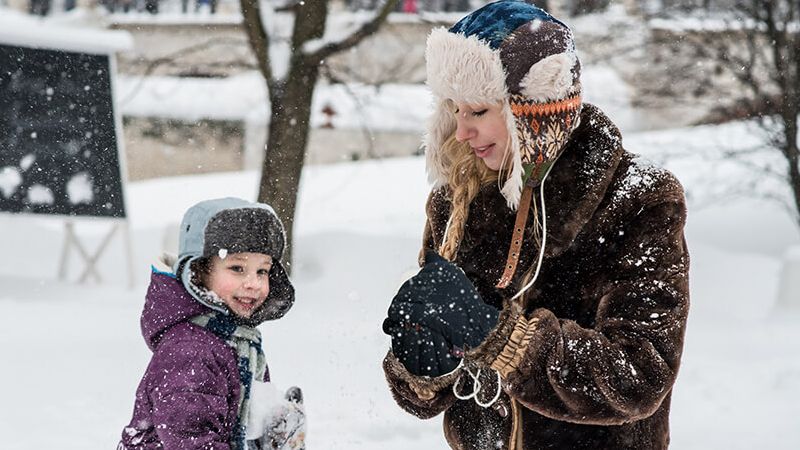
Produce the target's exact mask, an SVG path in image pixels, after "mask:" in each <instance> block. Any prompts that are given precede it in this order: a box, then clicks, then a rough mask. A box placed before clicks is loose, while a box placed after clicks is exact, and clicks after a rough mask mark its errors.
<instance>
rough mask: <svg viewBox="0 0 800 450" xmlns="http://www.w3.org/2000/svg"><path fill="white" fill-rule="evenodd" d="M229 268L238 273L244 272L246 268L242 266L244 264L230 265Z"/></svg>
mask: <svg viewBox="0 0 800 450" xmlns="http://www.w3.org/2000/svg"><path fill="white" fill-rule="evenodd" d="M228 270H231V271H233V272H236V273H242V272H244V269H243V268H242V266H230V267H228Z"/></svg>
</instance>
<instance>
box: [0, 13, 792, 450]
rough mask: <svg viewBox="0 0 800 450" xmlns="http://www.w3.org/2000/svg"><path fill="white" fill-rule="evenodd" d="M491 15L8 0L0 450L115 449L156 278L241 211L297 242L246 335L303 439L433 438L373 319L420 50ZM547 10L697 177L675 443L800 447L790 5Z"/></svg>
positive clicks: (0, 71)
mask: <svg viewBox="0 0 800 450" xmlns="http://www.w3.org/2000/svg"><path fill="white" fill-rule="evenodd" d="M485 3H487V2H486V1H482V0H391V1H384V0H330V1H324V0H302V1H301V0H260V1H259V0H241V1H234V0H102V1H93V0H0V230H2V232H1V233H0V248H2V249H3V252H2V254H3V256H4V258H0V287H1V288H0V309H2V310H3V311H4V312H5V314H2V315H0V352H1V353H0V356H2V359H3V361H4V367H5V370H4V371H3V372H2V374H0V436H3V439H4V441H5V443H4V444H3V445H2V447H3V448H8V449H40V448H51V447H55V446H58V447H59V448H63V449H95V448H97V449H99V448H114V447H115V446H116V442H117V440H118V437H119V433H120V431H121V429H122V427H123V426H125V425H126V424H127V421H128V420H129V419H130V414H131V411H132V405H133V395H134V391H135V388H136V384H137V383H138V380H139V377H140V376H141V374H142V373H143V370H144V367H145V366H146V364H147V362H148V360H149V352H148V351H147V349H146V347H145V345H144V342H142V339H141V337H140V335H139V331H138V317H139V313H140V311H141V306H142V303H143V294H144V292H145V289H146V286H147V283H148V276H149V265H150V263H151V262H152V261H155V259H156V258H157V257H158V256H159V255H160V254H161V252H163V251H168V252H175V251H176V250H177V248H176V246H177V243H176V241H177V224H178V223H179V222H180V218H181V216H182V214H183V212H184V211H185V210H186V208H188V207H189V206H191V205H192V204H193V203H195V202H197V201H200V200H203V199H207V198H213V197H222V196H227V195H235V196H239V197H243V198H247V199H250V200H256V199H259V200H261V201H265V202H268V203H270V204H272V205H274V206H275V207H276V210H277V211H278V212H279V214H280V215H281V217H282V219H283V220H284V222H285V223H286V224H287V227H288V229H289V237H290V239H291V240H292V246H291V248H290V252H291V253H290V254H289V255H288V257H287V258H288V260H290V261H291V269H292V279H293V281H294V283H295V284H296V286H297V292H298V295H297V304H296V306H295V309H294V310H293V311H292V312H291V313H290V314H289V315H288V316H287V317H286V318H285V319H282V320H281V321H279V322H276V323H268V324H265V325H264V326H262V327H261V328H262V332H263V333H264V336H265V351H266V354H267V361H268V362H269V364H270V368H271V373H272V374H273V381H274V382H275V383H276V384H278V385H280V386H282V387H284V388H285V387H288V386H290V385H299V386H301V387H302V388H303V389H304V391H305V393H306V402H307V406H306V408H307V414H308V417H309V439H308V442H309V447H310V448H312V449H314V448H320V449H338V448H341V449H360V448H364V449H366V448H370V449H374V448H381V449H408V448H411V447H412V446H417V447H419V448H444V447H445V445H446V444H445V443H444V439H443V437H442V432H441V418H435V419H432V420H429V421H420V420H418V419H415V418H413V417H411V416H409V415H407V414H406V413H404V412H403V411H401V410H400V409H399V407H397V406H396V405H395V404H394V402H393V401H392V399H391V397H390V395H389V392H388V389H387V388H386V386H385V382H384V380H383V374H382V371H381V368H380V362H381V359H382V358H383V356H384V355H385V352H386V351H387V350H388V348H389V340H388V338H387V337H386V336H384V335H383V334H382V333H381V330H380V324H381V321H382V318H383V316H384V315H385V312H386V308H387V307H388V304H389V302H390V300H391V298H392V296H393V294H394V292H395V291H396V289H397V287H399V284H400V283H401V282H402V280H403V278H404V277H405V276H407V274H409V273H412V272H413V270H414V269H415V261H416V255H417V252H418V250H419V247H420V242H421V232H422V227H423V224H424V220H425V216H424V203H425V199H426V197H427V194H428V192H429V190H430V185H429V184H428V182H427V180H426V174H425V169H424V157H423V156H422V149H421V148H420V142H421V136H422V133H423V131H424V126H425V123H426V120H427V117H428V115H429V114H430V112H431V96H430V93H429V91H428V90H427V88H426V86H425V61H424V51H425V40H426V36H427V34H428V33H429V32H430V31H431V30H432V29H433V28H435V27H440V26H450V25H452V24H453V23H455V22H456V21H457V20H458V19H460V18H461V17H463V16H464V15H465V14H466V13H467V12H469V11H472V10H474V9H476V8H478V7H480V6H482V5H484V4H485ZM535 3H537V4H538V5H539V6H542V7H544V8H546V9H548V10H549V11H550V12H551V13H552V14H553V15H555V16H556V17H558V18H560V19H562V20H563V21H564V22H566V23H567V24H568V25H569V26H570V27H571V28H572V30H573V32H574V34H575V40H576V46H577V48H578V54H579V57H580V59H581V62H582V65H583V70H582V83H583V85H584V92H585V101H587V102H590V103H594V104H596V105H598V106H599V107H600V108H601V109H602V110H603V111H605V112H606V114H607V115H608V116H609V117H610V118H611V120H612V121H614V122H615V123H616V124H617V126H618V127H619V128H620V130H621V131H622V135H623V144H624V146H625V147H626V149H628V150H629V151H632V152H635V153H639V154H641V155H643V156H644V157H646V158H648V159H650V160H653V161H654V162H655V163H657V164H661V165H664V166H666V167H667V168H668V169H670V170H671V171H673V172H674V173H675V174H676V175H677V176H678V178H679V179H680V180H681V182H682V183H683V184H684V187H685V189H686V195H687V199H688V204H689V221H688V223H687V229H686V234H687V240H688V244H689V249H690V253H691V255H692V269H691V283H692V302H693V305H692V310H691V313H690V319H689V327H688V330H687V339H686V348H685V355H684V360H683V366H682V368H681V373H680V376H679V379H678V383H677V384H676V387H675V394H674V396H673V408H672V410H673V412H672V439H673V443H672V447H673V448H677V449H708V448H729V449H734V448H736V449H751V448H754V447H766V448H776V449H794V448H800V419H798V417H800V247H798V246H800V214H798V210H799V209H800V151H798V134H797V133H798V113H800V5H799V4H798V3H797V0H542V1H537V2H535ZM53 80H56V81H53ZM62 197H63V198H62Z"/></svg>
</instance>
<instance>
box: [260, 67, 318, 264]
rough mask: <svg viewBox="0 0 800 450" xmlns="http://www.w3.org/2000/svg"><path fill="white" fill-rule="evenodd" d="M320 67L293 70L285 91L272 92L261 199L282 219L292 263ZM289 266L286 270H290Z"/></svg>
mask: <svg viewBox="0 0 800 450" xmlns="http://www.w3.org/2000/svg"><path fill="white" fill-rule="evenodd" d="M318 67H319V66H316V65H315V66H312V67H301V68H298V69H296V70H293V71H292V73H291V74H290V76H289V77H288V78H287V79H286V81H285V84H284V85H283V86H281V88H282V90H283V91H282V92H278V93H275V94H272V93H270V98H271V104H272V115H271V118H270V123H269V135H268V137H267V147H266V155H265V158H264V165H263V166H262V168H261V185H260V186H259V191H258V201H260V202H264V203H268V204H270V205H271V206H272V207H273V208H275V212H276V213H278V216H279V217H280V218H281V220H282V221H283V226H284V227H285V229H286V244H287V246H286V252H285V253H284V261H285V262H286V263H287V266H289V267H291V261H292V242H294V241H293V237H294V217H295V210H296V207H297V192H298V187H299V183H300V175H301V173H302V170H303V161H304V160H305V157H306V144H307V142H308V136H309V131H310V118H311V99H312V94H313V86H315V85H316V83H317V79H318V78H319V68H318ZM289 267H287V270H291V269H290V268H289Z"/></svg>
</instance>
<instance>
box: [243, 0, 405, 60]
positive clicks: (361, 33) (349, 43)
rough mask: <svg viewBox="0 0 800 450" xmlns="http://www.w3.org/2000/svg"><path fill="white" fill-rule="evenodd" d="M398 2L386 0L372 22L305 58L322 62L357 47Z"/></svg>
mask: <svg viewBox="0 0 800 450" xmlns="http://www.w3.org/2000/svg"><path fill="white" fill-rule="evenodd" d="M242 1H244V0H242ZM398 1H399V0H386V3H384V4H383V8H381V10H380V12H378V14H377V15H375V17H373V18H372V20H370V21H369V22H367V23H365V24H363V25H362V26H361V28H359V29H358V30H356V31H354V32H353V33H352V34H351V35H350V36H347V37H346V38H344V39H342V40H341V41H338V42H331V43H329V44H326V45H324V46H322V47H321V48H319V49H318V50H317V51H315V52H313V53H310V54H308V55H307V56H306V57H307V58H308V59H309V60H311V61H322V60H324V59H326V58H328V57H329V56H331V55H333V54H336V53H339V52H341V51H344V50H347V49H348V48H350V47H354V46H356V45H358V43H359V42H361V41H362V40H364V38H366V37H367V36H370V35H372V34H374V33H375V32H376V31H378V28H380V26H381V24H382V23H383V22H384V21H386V18H387V17H388V16H389V13H390V12H391V11H392V10H394V8H395V6H397V2H398Z"/></svg>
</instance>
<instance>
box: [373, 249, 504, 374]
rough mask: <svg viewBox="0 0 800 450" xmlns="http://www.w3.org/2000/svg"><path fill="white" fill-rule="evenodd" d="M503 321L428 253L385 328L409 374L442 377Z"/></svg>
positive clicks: (459, 275) (458, 274) (460, 275)
mask: <svg viewBox="0 0 800 450" xmlns="http://www.w3.org/2000/svg"><path fill="white" fill-rule="evenodd" d="M498 315H499V311H497V310H496V309H495V308H493V307H492V306H490V305H487V304H485V303H483V300H482V299H481V297H480V295H479V294H478V291H477V290H476V289H475V286H473V285H472V282H470V281H469V279H468V278H467V276H466V275H465V274H464V272H463V271H462V270H461V269H459V268H458V266H456V265H455V264H453V263H451V262H449V261H447V260H446V259H444V258H442V257H441V256H439V255H438V254H437V253H436V252H434V251H430V250H429V251H428V252H426V254H425V265H424V266H423V267H422V269H421V270H420V271H419V273H417V274H416V275H415V276H413V277H412V278H411V279H409V280H408V281H406V282H405V283H404V284H403V286H401V287H400V290H399V291H398V292H397V295H395V297H394V299H393V300H392V304H391V306H389V313H388V316H389V317H388V318H387V319H386V320H385V321H384V326H383V328H384V332H385V333H387V334H389V335H391V336H392V351H393V352H394V354H395V356H397V358H398V359H399V360H400V362H402V363H403V365H405V366H406V369H408V370H409V372H411V373H413V374H415V375H429V376H438V375H442V374H444V373H447V372H450V371H452V370H453V369H455V367H456V366H457V365H458V360H459V359H461V357H462V356H463V352H464V351H465V350H466V349H469V348H474V347H477V346H478V345H480V343H481V342H483V340H484V338H485V337H486V335H487V334H488V333H489V331H491V329H492V328H493V327H494V325H495V324H496V323H497V317H498Z"/></svg>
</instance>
